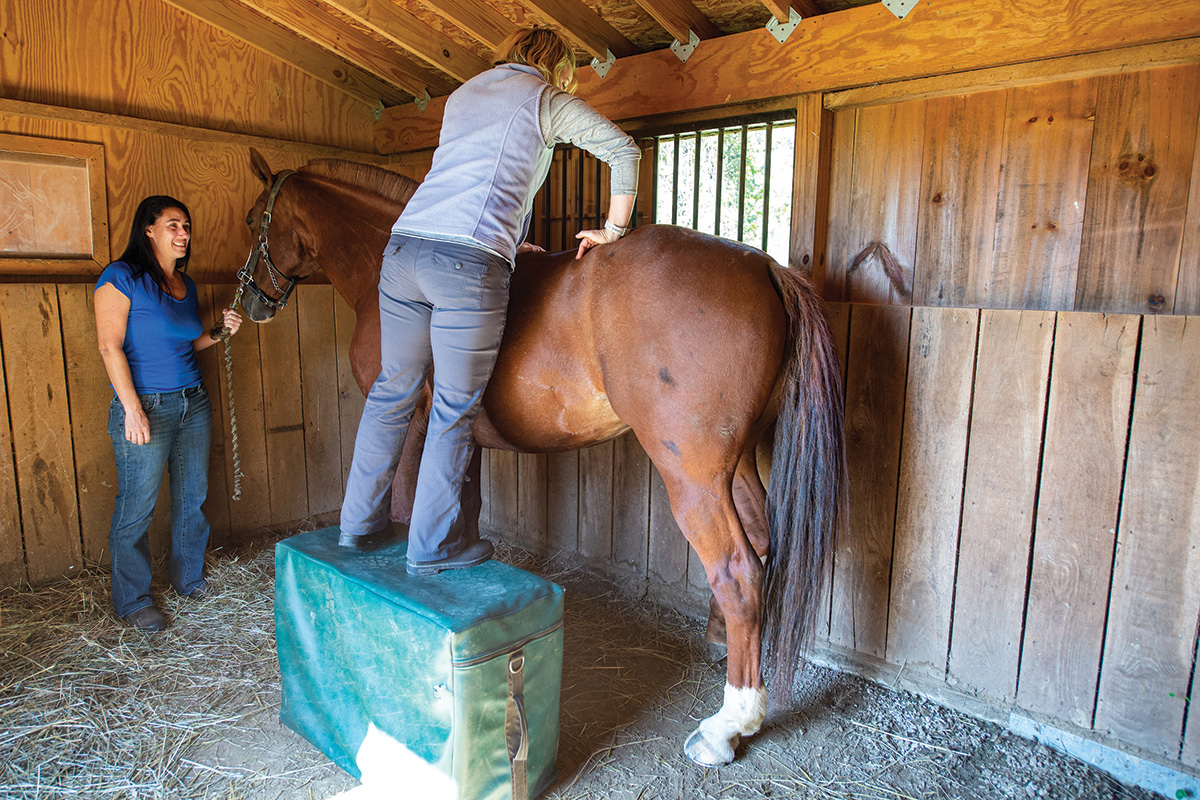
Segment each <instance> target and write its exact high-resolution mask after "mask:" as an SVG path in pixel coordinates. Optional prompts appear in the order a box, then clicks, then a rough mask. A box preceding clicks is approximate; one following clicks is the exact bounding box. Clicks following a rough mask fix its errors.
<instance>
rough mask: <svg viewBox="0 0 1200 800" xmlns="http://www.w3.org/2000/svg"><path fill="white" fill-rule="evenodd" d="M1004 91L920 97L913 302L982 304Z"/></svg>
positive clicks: (989, 261) (988, 266)
mask: <svg viewBox="0 0 1200 800" xmlns="http://www.w3.org/2000/svg"><path fill="white" fill-rule="evenodd" d="M1006 98H1007V93H1006V92H1004V91H992V92H979V93H978V94H972V95H959V96H954V97H939V98H936V99H932V100H929V101H928V107H927V108H928V113H927V115H926V122H925V155H924V158H923V163H924V164H925V165H926V172H925V178H924V183H923V185H922V187H921V196H920V201H921V202H920V207H919V212H918V213H919V215H920V224H919V228H918V233H917V258H916V266H915V270H916V275H915V278H914V284H915V285H914V289H913V302H914V303H916V304H917V305H928V306H986V305H988V289H989V286H988V280H989V278H990V275H991V269H992V250H993V242H994V240H995V230H996V195H997V192H998V191H999V188H1000V185H999V184H1000V170H999V168H998V167H999V164H1000V162H1001V142H1000V137H1001V132H1002V131H1003V130H1004V107H1005V100H1006Z"/></svg>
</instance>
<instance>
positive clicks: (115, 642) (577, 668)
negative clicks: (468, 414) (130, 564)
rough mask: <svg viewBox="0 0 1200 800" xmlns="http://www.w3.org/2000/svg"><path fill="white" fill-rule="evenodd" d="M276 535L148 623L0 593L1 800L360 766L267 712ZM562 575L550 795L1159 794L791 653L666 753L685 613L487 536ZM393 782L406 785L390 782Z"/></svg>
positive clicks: (319, 792)
mask: <svg viewBox="0 0 1200 800" xmlns="http://www.w3.org/2000/svg"><path fill="white" fill-rule="evenodd" d="M273 542H274V540H273V539H264V540H262V541H260V542H258V543H257V544H256V545H254V546H253V547H249V548H246V549H243V550H242V551H240V552H236V553H224V554H217V555H216V556H215V557H214V558H213V560H212V562H211V566H210V582H211V588H212V589H213V594H212V596H211V597H210V598H208V599H206V600H202V601H190V600H185V599H182V598H177V597H173V596H170V591H169V589H166V588H165V587H159V589H158V590H159V593H160V597H161V598H162V602H163V605H164V610H165V611H166V612H167V614H168V616H169V617H171V618H172V619H173V623H174V624H173V627H172V628H171V629H170V630H169V631H168V632H167V633H165V634H161V635H159V636H156V637H151V638H147V637H145V636H142V635H140V634H138V633H136V632H134V631H131V630H128V629H122V628H120V627H118V626H117V625H116V624H115V623H114V622H113V621H112V620H111V618H110V617H109V616H108V612H107V606H108V594H107V593H108V588H107V587H108V580H107V575H105V574H104V572H103V570H100V569H89V570H86V571H85V574H83V575H81V576H79V577H78V578H75V579H72V580H70V581H65V582H62V583H59V584H55V585H53V586H51V587H45V588H42V589H38V590H23V591H15V590H5V591H3V592H0V798H22V799H23V800H24V799H27V798H28V799H32V798H38V799H39V800H40V799H41V798H60V797H63V798H65V797H82V798H138V799H139V800H143V799H145V798H228V799H229V800H234V799H246V800H251V799H253V800H267V798H288V799H289V800H290V799H292V798H316V799H317V800H327V799H328V798H331V797H333V796H335V795H337V794H339V793H340V792H343V791H346V790H349V789H351V788H352V787H354V786H355V785H356V781H355V780H354V779H352V778H351V777H350V776H348V775H346V774H345V773H343V772H342V771H341V770H339V769H338V768H337V767H335V766H334V765H333V764H332V763H331V762H329V761H328V760H327V759H326V758H325V757H324V756H322V755H321V754H320V753H319V752H318V751H317V750H316V749H315V748H313V747H312V746H311V745H309V744H308V743H307V742H306V741H304V740H303V739H301V738H300V737H299V736H297V735H296V734H294V733H292V732H291V731H290V730H288V729H287V728H285V727H283V726H282V725H281V724H280V723H279V719H278V712H279V706H280V681H279V671H278V666H277V663H276V659H275V650H274V621H273V610H272V603H271V597H272V585H273V579H274V577H273V567H274V561H273V549H272V545H273ZM501 555H502V557H504V558H505V560H508V561H510V562H512V563H516V564H517V565H518V566H522V567H524V568H526V569H530V570H531V571H534V572H538V573H539V574H543V575H545V576H546V577H549V578H551V579H552V580H555V581H556V582H558V583H559V584H560V585H562V586H564V587H565V588H566V590H567V605H566V619H565V626H564V631H565V656H564V673H563V692H562V711H561V729H562V732H561V743H560V748H559V758H558V770H559V775H560V778H559V782H558V783H557V784H556V785H555V786H554V787H553V788H552V789H551V790H550V792H549V793H548V794H547V795H546V797H547V798H551V799H552V800H576V799H577V798H606V799H609V798H611V800H651V799H652V798H672V799H673V798H716V799H717V800H727V799H728V800H732V799H733V798H739V799H740V798H764V797H769V798H785V797H794V798H839V799H844V800H865V799H866V798H871V800H889V799H894V800H904V799H906V798H920V799H921V800H925V799H926V798H938V799H941V798H962V799H963V800H975V799H976V798H1026V797H1031V798H1087V799H1088V800H1107V799H1108V798H1113V799H1116V798H1129V799H1130V800H1133V799H1135V798H1136V799H1142V798H1145V799H1146V800H1149V799H1150V798H1155V797H1158V796H1157V795H1151V794H1148V793H1146V792H1144V791H1141V790H1139V789H1135V788H1128V787H1123V786H1121V785H1119V784H1117V783H1116V782H1115V781H1113V780H1112V779H1111V778H1109V777H1108V776H1107V775H1105V774H1104V773H1102V772H1099V771H1097V770H1094V769H1092V768H1090V767H1088V766H1086V765H1084V764H1081V763H1079V762H1076V761H1074V760H1072V759H1070V758H1068V757H1066V756H1063V755H1060V754H1059V753H1057V752H1055V751H1052V750H1049V749H1047V748H1045V747H1043V746H1040V745H1037V744H1036V743H1034V742H1031V741H1028V740H1025V739H1022V738H1020V737H1017V736H1014V735H1011V734H1009V733H1007V732H1005V731H1004V729H1002V728H999V727H997V726H994V725H991V724H987V723H982V722H979V721H976V720H974V719H972V718H969V717H966V716H964V715H962V714H959V713H956V712H954V711H950V710H947V709H945V708H942V707H940V706H937V705H935V704H933V703H931V702H928V701H926V700H923V699H921V698H919V697H916V696H914V695H910V694H905V693H898V692H894V691H889V690H888V689H886V688H883V687H880V686H877V685H874V684H871V683H868V682H865V681H863V680H860V679H857V678H854V677H851V676H848V675H844V674H839V673H836V672H833V671H831V670H827V669H823V668H819V667H811V666H810V667H808V668H807V669H806V670H805V671H804V673H803V674H802V676H801V678H800V679H799V683H798V687H797V688H798V698H799V699H798V701H797V704H796V706H795V708H794V709H793V710H791V711H789V712H786V713H779V714H775V715H773V716H771V717H769V718H768V720H767V723H766V725H765V727H764V729H763V730H762V732H760V733H759V734H758V736H756V737H754V738H753V739H752V740H751V741H749V742H747V743H745V744H744V745H743V747H742V748H741V750H740V751H739V757H738V760H737V761H736V762H735V763H733V764H732V765H730V766H727V767H724V768H721V769H708V770H706V769H701V768H699V767H696V766H694V765H693V764H691V763H690V762H689V761H687V759H686V758H684V757H683V755H682V745H683V741H684V739H685V738H686V736H687V735H688V733H690V732H691V731H692V730H693V728H694V727H695V726H696V724H697V723H698V721H699V720H700V719H701V718H703V717H704V716H706V715H708V714H711V713H713V711H714V710H715V709H716V708H717V706H718V704H719V702H720V694H721V687H722V686H723V683H724V665H723V664H722V663H719V662H718V663H710V661H709V660H708V658H707V657H706V656H707V655H708V649H707V647H706V646H705V645H704V642H703V636H702V628H701V626H700V624H699V623H696V622H694V621H691V620H688V619H686V618H684V617H682V616H680V615H679V614H676V613H673V612H669V611H663V610H659V609H654V608H649V607H645V606H641V605H637V604H634V603H632V602H631V601H629V600H628V599H626V598H623V597H622V596H621V595H620V594H619V592H617V591H616V590H614V589H613V587H611V586H609V585H607V584H605V583H603V582H601V581H599V580H597V579H594V578H592V577H589V576H587V575H585V574H583V573H581V572H578V571H576V570H572V569H570V568H567V567H564V566H562V565H560V564H555V563H552V562H547V561H543V560H539V559H534V558H531V557H529V556H528V555H526V554H524V553H523V552H521V551H518V550H514V549H511V548H501ZM396 797H397V798H404V797H406V795H405V794H404V793H403V792H402V791H401V792H399V793H398V794H396Z"/></svg>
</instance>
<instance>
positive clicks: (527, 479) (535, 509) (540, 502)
mask: <svg viewBox="0 0 1200 800" xmlns="http://www.w3.org/2000/svg"><path fill="white" fill-rule="evenodd" d="M546 462H547V458H546V456H545V455H544V454H536V453H533V454H530V453H519V454H518V455H517V489H518V496H517V529H516V530H515V531H514V532H513V533H514V534H515V536H516V539H517V541H519V542H521V543H523V544H524V545H525V546H526V547H528V548H530V549H531V550H533V551H534V552H540V551H542V550H543V549H544V548H545V546H546V541H547V525H548V522H547V511H548V500H547V497H546V493H547V488H546V486H547V463H546Z"/></svg>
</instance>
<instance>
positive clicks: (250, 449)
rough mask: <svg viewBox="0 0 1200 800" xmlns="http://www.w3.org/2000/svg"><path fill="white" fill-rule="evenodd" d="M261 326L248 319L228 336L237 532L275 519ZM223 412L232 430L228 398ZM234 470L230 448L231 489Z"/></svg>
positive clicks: (231, 516)
mask: <svg viewBox="0 0 1200 800" xmlns="http://www.w3.org/2000/svg"><path fill="white" fill-rule="evenodd" d="M262 329H263V326H262V325H255V324H253V323H251V322H247V323H246V324H245V325H243V326H242V329H241V330H240V331H238V334H237V336H234V337H233V338H231V339H230V340H229V343H230V346H231V348H232V351H233V397H234V410H235V411H236V413H237V431H238V454H239V458H240V461H241V467H242V481H241V488H242V499H241V500H238V501H235V502H233V503H231V504H230V506H229V525H230V529H231V531H232V532H233V534H234V535H235V536H236V535H239V534H244V533H250V532H253V531H256V530H258V529H260V528H266V527H269V526H270V525H271V524H272V523H273V522H274V521H275V518H274V517H272V515H271V494H270V491H269V489H268V483H267V436H266V427H265V425H264V423H263V384H262V381H263V377H262V361H261V355H260V347H259V333H260V331H262ZM222 357H224V354H222ZM223 413H224V414H225V426H226V428H227V429H229V430H231V431H232V426H231V425H230V419H229V404H228V402H226V403H225V407H224V409H223ZM232 446H233V445H232V435H231V444H230V447H231V448H232ZM233 470H234V463H233V455H232V451H231V453H230V458H229V461H228V462H227V464H226V469H225V476H226V481H227V483H228V486H229V488H230V492H231V493H232V491H233V488H234V486H235V485H236V482H235V480H234V473H233Z"/></svg>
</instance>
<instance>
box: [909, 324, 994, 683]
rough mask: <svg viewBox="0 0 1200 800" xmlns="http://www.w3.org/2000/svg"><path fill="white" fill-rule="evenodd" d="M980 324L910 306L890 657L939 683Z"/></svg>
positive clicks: (943, 666)
mask: <svg viewBox="0 0 1200 800" xmlns="http://www.w3.org/2000/svg"><path fill="white" fill-rule="evenodd" d="M978 330H979V312H978V311H977V310H975V309H967V308H955V309H940V308H928V307H926V308H916V309H913V321H912V334H911V337H910V345H909V355H908V386H907V389H906V392H905V401H904V435H903V445H902V447H901V451H900V478H899V487H898V490H897V498H896V546H895V553H894V556H893V562H892V594H891V602H890V604H889V608H888V639H887V661H888V662H889V663H892V664H900V665H902V666H903V667H904V670H905V672H908V673H912V674H914V675H919V676H922V677H926V678H931V679H934V680H942V679H944V678H945V675H946V660H947V657H948V655H949V651H950V621H951V609H952V608H953V603H954V557H955V554H956V553H957V550H958V531H959V516H960V513H961V510H962V490H963V473H964V471H965V469H966V461H967V429H968V426H969V424H970V419H971V385H972V383H973V382H974V377H975V342H976V337H977V334H978Z"/></svg>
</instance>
